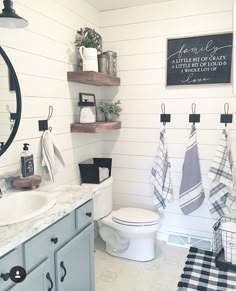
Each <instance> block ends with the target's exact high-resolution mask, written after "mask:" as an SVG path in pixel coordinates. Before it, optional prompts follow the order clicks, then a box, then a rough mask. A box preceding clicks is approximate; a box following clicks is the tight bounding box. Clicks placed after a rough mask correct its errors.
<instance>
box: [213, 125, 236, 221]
mask: <svg viewBox="0 0 236 291" xmlns="http://www.w3.org/2000/svg"><path fill="white" fill-rule="evenodd" d="M208 176H209V178H211V179H212V184H211V189H210V195H209V201H208V203H209V209H210V212H211V213H217V214H218V215H219V216H223V215H227V214H228V213H229V212H231V211H232V210H234V209H236V193H235V189H234V187H235V184H234V172H233V159H232V153H231V148H230V144H229V140H228V135H227V132H226V130H225V129H224V130H223V131H222V136H221V139H220V143H219V146H218V148H217V151H216V154H215V157H214V160H213V162H212V166H211V168H210V171H209V175H208Z"/></svg>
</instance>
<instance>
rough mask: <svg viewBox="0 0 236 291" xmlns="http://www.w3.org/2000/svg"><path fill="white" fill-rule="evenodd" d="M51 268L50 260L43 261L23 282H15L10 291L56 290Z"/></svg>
mask: <svg viewBox="0 0 236 291" xmlns="http://www.w3.org/2000/svg"><path fill="white" fill-rule="evenodd" d="M48 270H49V261H48V260H46V261H45V262H43V263H41V264H40V265H39V266H38V267H37V268H35V269H34V270H33V271H32V272H31V273H29V274H28V275H27V277H26V278H25V280H24V281H23V282H21V283H18V284H15V286H14V287H12V288H10V289H9V291H54V290H55V289H54V286H53V285H54V284H53V281H52V279H51V274H50V272H48Z"/></svg>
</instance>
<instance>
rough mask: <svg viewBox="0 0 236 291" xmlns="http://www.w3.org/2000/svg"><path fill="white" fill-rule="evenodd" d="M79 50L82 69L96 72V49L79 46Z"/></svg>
mask: <svg viewBox="0 0 236 291" xmlns="http://www.w3.org/2000/svg"><path fill="white" fill-rule="evenodd" d="M79 52H80V55H81V58H82V61H83V71H94V72H98V57H97V49H96V48H91V47H84V46H81V47H80V48H79Z"/></svg>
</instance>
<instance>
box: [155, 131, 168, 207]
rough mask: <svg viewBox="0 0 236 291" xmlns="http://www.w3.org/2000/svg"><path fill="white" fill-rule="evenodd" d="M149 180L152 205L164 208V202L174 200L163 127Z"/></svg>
mask: <svg viewBox="0 0 236 291" xmlns="http://www.w3.org/2000/svg"><path fill="white" fill-rule="evenodd" d="M151 182H152V184H153V186H154V192H153V197H154V205H155V206H156V207H157V208H163V209H165V208H166V202H169V203H171V202H173V200H174V196H173V188H172V183H171V176H170V163H169V160H168V148H167V141H166V129H165V128H163V130H162V131H161V132H160V141H159V146H158V150H157V154H156V156H155V159H154V164H153V167H152V170H151Z"/></svg>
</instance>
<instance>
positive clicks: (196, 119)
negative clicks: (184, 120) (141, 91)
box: [189, 103, 200, 125]
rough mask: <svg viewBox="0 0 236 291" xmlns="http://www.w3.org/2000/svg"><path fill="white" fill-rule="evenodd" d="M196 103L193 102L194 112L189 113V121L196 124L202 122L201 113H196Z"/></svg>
mask: <svg viewBox="0 0 236 291" xmlns="http://www.w3.org/2000/svg"><path fill="white" fill-rule="evenodd" d="M196 108H197V105H196V103H192V114H189V122H192V123H193V125H195V123H196V122H200V114H196Z"/></svg>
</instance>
